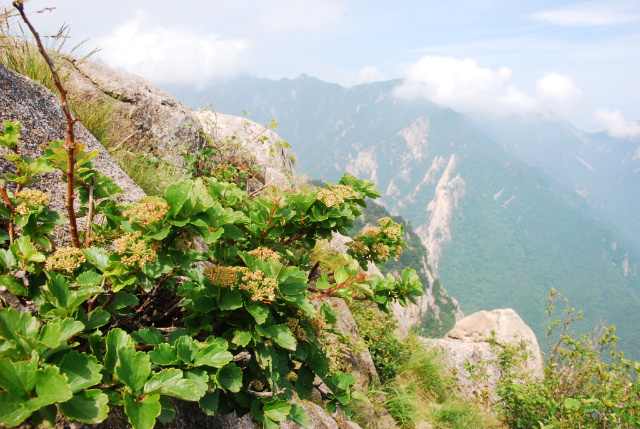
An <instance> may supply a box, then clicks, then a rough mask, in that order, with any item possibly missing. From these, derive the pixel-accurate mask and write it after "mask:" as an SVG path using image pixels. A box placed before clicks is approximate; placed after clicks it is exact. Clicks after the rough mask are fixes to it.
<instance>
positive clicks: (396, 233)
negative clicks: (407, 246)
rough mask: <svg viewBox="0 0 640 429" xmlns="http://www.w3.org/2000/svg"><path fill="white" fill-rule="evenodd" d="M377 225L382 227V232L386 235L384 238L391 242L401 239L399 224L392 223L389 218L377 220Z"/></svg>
mask: <svg viewBox="0 0 640 429" xmlns="http://www.w3.org/2000/svg"><path fill="white" fill-rule="evenodd" d="M378 223H379V224H380V225H382V227H381V229H382V232H383V233H384V234H386V236H387V237H389V238H390V239H391V240H393V241H398V240H399V239H400V238H402V228H400V225H399V224H397V223H395V222H394V221H392V220H391V218H390V217H383V218H381V219H378ZM389 224H390V225H389Z"/></svg>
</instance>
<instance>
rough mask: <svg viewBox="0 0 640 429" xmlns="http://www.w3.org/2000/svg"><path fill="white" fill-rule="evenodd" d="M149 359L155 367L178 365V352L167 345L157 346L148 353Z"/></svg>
mask: <svg viewBox="0 0 640 429" xmlns="http://www.w3.org/2000/svg"><path fill="white" fill-rule="evenodd" d="M149 359H150V360H151V362H152V363H155V364H157V365H178V364H179V363H180V359H178V350H177V349H176V348H175V347H173V346H170V345H169V344H167V343H162V344H159V345H158V346H156V348H154V349H153V350H151V351H150V352H149ZM189 363H191V362H189Z"/></svg>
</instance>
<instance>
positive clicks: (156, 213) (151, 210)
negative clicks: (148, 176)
mask: <svg viewBox="0 0 640 429" xmlns="http://www.w3.org/2000/svg"><path fill="white" fill-rule="evenodd" d="M169 208H170V207H169V206H168V205H167V204H166V203H163V202H159V201H157V202H145V203H140V204H138V205H137V206H133V207H132V208H130V209H129V210H125V211H124V212H122V214H123V215H125V216H127V217H129V218H131V219H133V220H135V221H136V222H138V223H139V224H140V225H142V226H147V225H149V224H152V223H155V222H158V221H159V220H160V219H162V218H163V217H164V216H165V215H166V214H167V212H168V211H169Z"/></svg>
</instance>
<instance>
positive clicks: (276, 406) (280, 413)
mask: <svg viewBox="0 0 640 429" xmlns="http://www.w3.org/2000/svg"><path fill="white" fill-rule="evenodd" d="M262 411H263V413H264V415H265V416H266V417H268V418H269V419H271V420H273V421H276V422H281V421H282V420H284V419H286V418H287V416H288V415H289V411H291V404H289V403H288V402H286V401H282V400H279V399H276V400H274V401H272V402H267V403H266V404H264V407H263V408H262Z"/></svg>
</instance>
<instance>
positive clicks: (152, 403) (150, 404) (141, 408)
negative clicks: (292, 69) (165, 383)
mask: <svg viewBox="0 0 640 429" xmlns="http://www.w3.org/2000/svg"><path fill="white" fill-rule="evenodd" d="M161 411H162V406H161V405H160V395H148V396H145V397H144V398H143V399H142V400H138V399H136V398H134V397H133V396H131V395H130V394H129V392H125V393H124V413H125V414H126V415H127V419H128V420H129V423H131V426H133V429H153V427H154V426H155V424H156V417H158V416H159V415H160V412H161Z"/></svg>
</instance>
